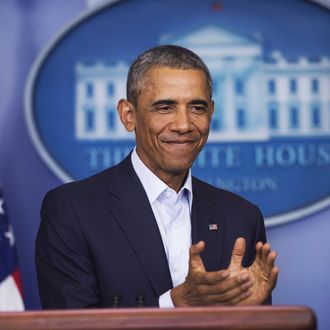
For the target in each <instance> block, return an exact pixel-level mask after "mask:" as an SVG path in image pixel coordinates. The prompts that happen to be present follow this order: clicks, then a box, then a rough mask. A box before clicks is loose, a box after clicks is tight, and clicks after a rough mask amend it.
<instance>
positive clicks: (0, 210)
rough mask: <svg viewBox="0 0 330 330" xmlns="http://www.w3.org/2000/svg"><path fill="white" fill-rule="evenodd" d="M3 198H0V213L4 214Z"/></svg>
mask: <svg viewBox="0 0 330 330" xmlns="http://www.w3.org/2000/svg"><path fill="white" fill-rule="evenodd" d="M4 202H5V201H4V200H3V199H0V214H2V215H4V214H5V209H4V208H3V204H4Z"/></svg>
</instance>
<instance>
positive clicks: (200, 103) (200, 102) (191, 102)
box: [188, 100, 208, 107]
mask: <svg viewBox="0 0 330 330" xmlns="http://www.w3.org/2000/svg"><path fill="white" fill-rule="evenodd" d="M188 104H189V105H192V104H199V105H204V106H206V107H207V106H208V103H207V102H206V101H205V100H192V101H190V102H189V103H188Z"/></svg>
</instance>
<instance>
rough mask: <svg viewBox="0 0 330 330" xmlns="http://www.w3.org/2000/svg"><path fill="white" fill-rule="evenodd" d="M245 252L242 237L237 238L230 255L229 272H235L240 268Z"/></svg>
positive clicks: (244, 243)
mask: <svg viewBox="0 0 330 330" xmlns="http://www.w3.org/2000/svg"><path fill="white" fill-rule="evenodd" d="M245 250H246V242H245V239H244V238H242V237H239V238H237V240H236V241H235V244H234V247H233V251H232V254H231V261H230V265H229V270H236V269H238V268H240V267H242V260H243V258H244V254H245Z"/></svg>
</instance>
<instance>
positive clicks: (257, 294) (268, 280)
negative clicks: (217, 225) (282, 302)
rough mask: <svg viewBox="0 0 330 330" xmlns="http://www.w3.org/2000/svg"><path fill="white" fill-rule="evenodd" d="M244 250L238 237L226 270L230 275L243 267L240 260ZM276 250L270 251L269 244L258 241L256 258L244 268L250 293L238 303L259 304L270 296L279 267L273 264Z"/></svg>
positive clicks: (235, 273) (241, 239) (242, 243)
mask: <svg viewBox="0 0 330 330" xmlns="http://www.w3.org/2000/svg"><path fill="white" fill-rule="evenodd" d="M245 250H246V242H245V239H244V238H238V239H237V240H236V242H235V245H234V248H233V253H232V258H231V262H230V265H229V267H228V269H227V270H228V271H229V272H230V273H231V276H235V275H237V273H239V272H240V271H242V270H243V269H244V267H243V266H242V260H243V257H244V254H245ZM276 256H277V254H276V252H275V251H271V247H270V244H268V243H265V244H263V243H262V242H258V243H257V244H256V258H255V260H254V262H253V264H252V265H251V266H250V267H248V268H246V269H247V271H248V273H249V275H250V278H251V281H252V283H253V285H252V287H251V289H250V290H251V291H252V294H251V295H250V296H249V297H247V298H246V299H244V300H242V301H241V302H239V303H238V305H260V304H263V303H264V302H265V301H266V300H267V298H269V297H270V295H271V292H272V290H273V289H274V287H275V285H276V281H277V277H278V273H279V268H278V267H276V266H275V259H276Z"/></svg>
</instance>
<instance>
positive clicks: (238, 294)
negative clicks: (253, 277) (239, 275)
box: [210, 279, 252, 305]
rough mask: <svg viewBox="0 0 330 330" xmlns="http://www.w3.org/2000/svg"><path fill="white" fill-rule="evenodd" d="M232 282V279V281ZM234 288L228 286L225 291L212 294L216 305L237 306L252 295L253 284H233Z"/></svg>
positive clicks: (249, 282) (248, 282)
mask: <svg viewBox="0 0 330 330" xmlns="http://www.w3.org/2000/svg"><path fill="white" fill-rule="evenodd" d="M231 280H232V279H231ZM232 284H233V285H234V286H233V287H230V285H228V286H227V287H226V289H225V290H224V291H221V292H219V293H214V294H213V295H212V294H211V295H210V297H211V299H212V297H213V299H214V303H215V304H218V303H226V304H229V305H233V304H237V303H238V302H240V301H241V300H243V299H245V298H247V297H248V296H250V295H251V293H252V289H251V288H252V282H251V281H247V282H245V283H243V284H242V283H239V284H238V283H232Z"/></svg>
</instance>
